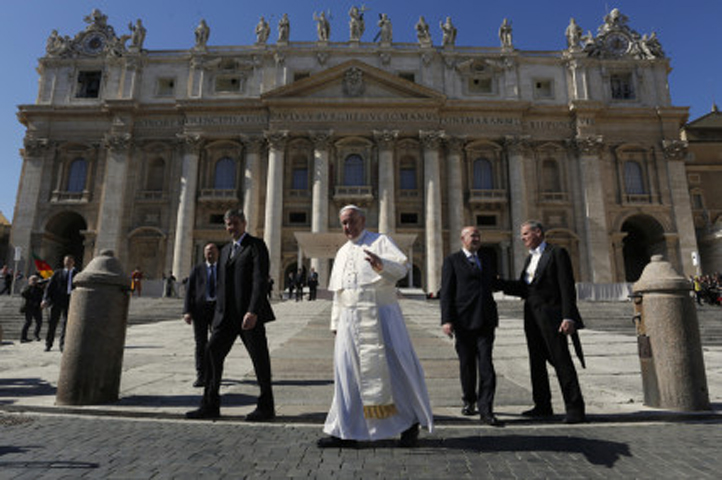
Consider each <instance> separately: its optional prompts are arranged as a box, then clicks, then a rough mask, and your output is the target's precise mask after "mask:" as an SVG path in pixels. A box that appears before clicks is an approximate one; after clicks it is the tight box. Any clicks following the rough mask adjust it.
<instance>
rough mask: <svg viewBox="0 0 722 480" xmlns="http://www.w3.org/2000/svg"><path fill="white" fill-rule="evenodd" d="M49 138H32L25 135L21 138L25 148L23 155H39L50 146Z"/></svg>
mask: <svg viewBox="0 0 722 480" xmlns="http://www.w3.org/2000/svg"><path fill="white" fill-rule="evenodd" d="M50 145H51V144H50V140H48V139H47V138H32V137H25V139H24V140H23V148H24V149H25V156H29V157H39V156H41V155H43V154H44V153H45V151H46V150H47V149H48V148H50Z"/></svg>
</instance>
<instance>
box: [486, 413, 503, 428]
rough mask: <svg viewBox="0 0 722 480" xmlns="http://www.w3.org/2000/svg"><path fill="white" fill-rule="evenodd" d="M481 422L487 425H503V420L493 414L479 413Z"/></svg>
mask: <svg viewBox="0 0 722 480" xmlns="http://www.w3.org/2000/svg"><path fill="white" fill-rule="evenodd" d="M481 423H483V424H484V425H489V426H490V427H503V426H504V422H502V421H501V420H499V419H498V418H496V416H495V415H493V414H489V415H481Z"/></svg>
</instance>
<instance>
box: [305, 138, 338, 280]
mask: <svg viewBox="0 0 722 480" xmlns="http://www.w3.org/2000/svg"><path fill="white" fill-rule="evenodd" d="M310 135H311V140H312V141H313V190H312V207H311V208H312V212H311V232H313V233H326V232H328V157H329V149H330V146H331V136H332V135H333V131H332V130H329V131H327V132H310ZM311 268H313V269H314V270H316V273H318V281H319V285H318V286H319V287H321V288H324V287H325V286H326V285H327V284H328V261H327V260H326V259H325V258H312V259H311Z"/></svg>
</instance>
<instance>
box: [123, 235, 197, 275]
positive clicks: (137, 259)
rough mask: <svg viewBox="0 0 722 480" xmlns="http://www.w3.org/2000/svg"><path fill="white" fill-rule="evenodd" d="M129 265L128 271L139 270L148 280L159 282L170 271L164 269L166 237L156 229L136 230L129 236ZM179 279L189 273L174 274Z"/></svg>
mask: <svg viewBox="0 0 722 480" xmlns="http://www.w3.org/2000/svg"><path fill="white" fill-rule="evenodd" d="M128 237H129V238H128V264H127V265H125V268H126V270H127V271H129V272H130V271H133V270H134V269H136V268H137V269H139V270H140V271H141V272H143V277H144V278H145V279H146V280H159V279H161V278H163V274H164V273H165V272H166V271H167V270H170V269H169V268H164V266H165V255H166V235H165V234H164V233H163V232H162V231H161V230H159V229H157V228H154V227H144V228H139V229H137V230H134V231H133V232H131V233H130V235H129V236H128ZM173 274H174V275H175V276H176V278H178V279H182V278H183V277H185V276H186V275H188V272H173Z"/></svg>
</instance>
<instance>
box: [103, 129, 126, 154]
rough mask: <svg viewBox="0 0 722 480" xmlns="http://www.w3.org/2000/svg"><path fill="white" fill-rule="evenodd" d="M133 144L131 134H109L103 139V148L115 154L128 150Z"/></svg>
mask: <svg viewBox="0 0 722 480" xmlns="http://www.w3.org/2000/svg"><path fill="white" fill-rule="evenodd" d="M131 143H132V135H131V134H130V133H118V134H114V133H108V134H106V135H105V136H104V137H103V147H105V148H106V149H108V150H111V151H115V152H119V151H122V150H128V149H129V148H130V146H131Z"/></svg>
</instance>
